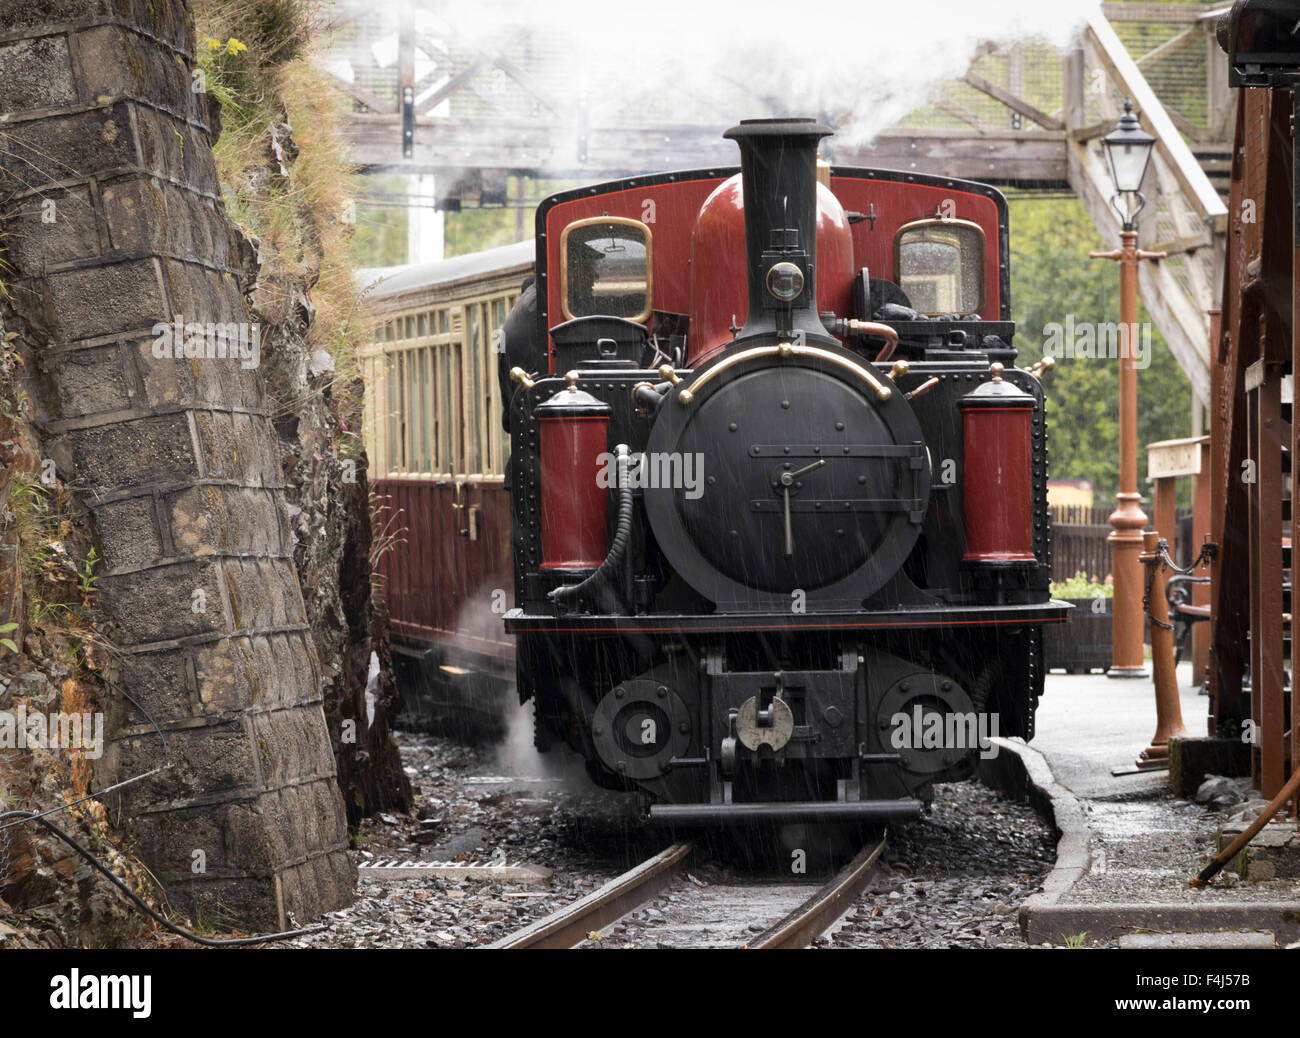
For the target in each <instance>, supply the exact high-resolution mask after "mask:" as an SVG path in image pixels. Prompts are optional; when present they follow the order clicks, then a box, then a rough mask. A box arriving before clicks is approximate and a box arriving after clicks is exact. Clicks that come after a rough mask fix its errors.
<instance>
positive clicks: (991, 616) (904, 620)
mask: <svg viewBox="0 0 1300 1038" xmlns="http://www.w3.org/2000/svg"><path fill="white" fill-rule="evenodd" d="M1071 608H1072V607H1071V606H1070V605H1069V604H1068V603H1066V602H1057V601H1051V602H1041V603H1032V604H1012V605H1001V606H988V605H979V606H949V605H944V606H941V607H935V608H926V609H886V610H874V611H870V610H862V611H861V612H852V613H826V612H823V613H816V614H798V613H774V612H767V613H728V614H725V615H717V614H706V615H695V616H682V615H677V614H665V613H657V614H651V615H646V616H614V615H607V614H601V615H592V614H586V613H571V614H567V615H565V616H553V615H548V614H546V613H526V612H524V611H523V610H522V609H512V610H510V611H509V612H508V613H506V615H505V627H506V630H507V631H508V632H510V633H511V634H528V633H538V634H557V633H561V632H565V631H571V632H575V633H582V634H600V633H609V634H617V633H641V632H658V633H664V634H667V633H682V634H688V633H710V632H726V631H766V630H774V631H776V630H779V631H794V630H801V631H802V630H807V631H845V630H860V631H867V630H880V629H886V630H888V629H899V628H904V629H905V628H921V627H925V628H931V627H947V628H951V627H987V626H1024V625H1025V624H1044V623H1064V622H1065V620H1066V619H1067V618H1068V616H1069V613H1070V609H1071Z"/></svg>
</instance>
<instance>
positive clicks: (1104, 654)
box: [1043, 598, 1114, 674]
mask: <svg viewBox="0 0 1300 1038" xmlns="http://www.w3.org/2000/svg"><path fill="white" fill-rule="evenodd" d="M1061 601H1064V602H1069V603H1070V604H1071V605H1072V606H1074V609H1073V610H1072V611H1071V613H1070V618H1069V619H1068V620H1066V621H1065V623H1063V624H1043V656H1044V658H1045V660H1046V664H1047V669H1048V670H1064V671H1065V672H1066V673H1067V674H1087V673H1089V672H1090V671H1092V670H1095V669H1098V668H1100V669H1101V670H1105V669H1106V668H1107V667H1109V666H1110V658H1111V654H1110V633H1111V605H1112V602H1113V601H1114V599H1110V598H1102V599H1091V598H1066V599H1062V600H1061ZM1097 602H1100V603H1101V608H1098V606H1097V604H1096V603H1097Z"/></svg>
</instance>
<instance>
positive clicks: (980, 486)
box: [959, 363, 1037, 565]
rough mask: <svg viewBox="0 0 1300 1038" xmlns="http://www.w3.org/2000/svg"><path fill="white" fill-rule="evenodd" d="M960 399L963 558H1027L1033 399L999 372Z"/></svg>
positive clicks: (1030, 557) (998, 368) (1030, 548)
mask: <svg viewBox="0 0 1300 1038" xmlns="http://www.w3.org/2000/svg"><path fill="white" fill-rule="evenodd" d="M989 370H990V371H991V372H992V374H993V377H992V378H991V379H990V380H989V381H988V382H985V383H984V384H983V385H981V386H980V387H979V388H978V389H976V390H974V391H973V392H971V393H967V394H966V395H965V396H964V397H962V399H961V403H960V405H959V406H960V408H961V412H962V439H963V443H964V459H965V465H964V468H965V474H964V476H963V480H962V482H963V487H964V497H965V505H966V552H965V554H964V556H963V558H964V559H965V560H966V561H967V562H977V563H985V564H991V565H1005V564H1016V563H1031V562H1033V561H1035V556H1034V529H1033V514H1034V499H1033V492H1034V457H1033V418H1034V408H1035V407H1036V406H1037V402H1036V401H1035V399H1034V397H1032V396H1030V395H1029V394H1028V393H1026V392H1024V391H1023V390H1021V389H1019V388H1017V387H1016V386H1014V385H1012V384H1011V383H1010V382H1007V381H1006V380H1005V379H1003V377H1002V373H1003V367H1002V365H1001V364H997V363H995V364H992V365H990V367H989Z"/></svg>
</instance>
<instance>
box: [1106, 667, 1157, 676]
mask: <svg viewBox="0 0 1300 1038" xmlns="http://www.w3.org/2000/svg"><path fill="white" fill-rule="evenodd" d="M1106 677H1108V678H1146V677H1150V675H1149V674H1148V673H1147V669H1146V667H1111V668H1110V670H1108V671H1106Z"/></svg>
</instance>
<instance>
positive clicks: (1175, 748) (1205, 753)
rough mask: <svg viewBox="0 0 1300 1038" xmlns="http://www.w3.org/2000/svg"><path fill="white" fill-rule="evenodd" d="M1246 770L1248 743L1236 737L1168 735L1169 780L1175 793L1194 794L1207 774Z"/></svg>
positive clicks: (1226, 773) (1239, 772) (1225, 773)
mask: <svg viewBox="0 0 1300 1038" xmlns="http://www.w3.org/2000/svg"><path fill="white" fill-rule="evenodd" d="M1249 774H1250V747H1249V746H1248V745H1247V744H1246V743H1244V742H1242V741H1241V740H1240V739H1170V740H1169V784H1170V786H1171V788H1172V789H1173V791H1174V793H1175V794H1176V795H1178V796H1182V797H1187V796H1192V795H1193V794H1195V792H1196V790H1197V787H1198V786H1200V784H1201V783H1202V782H1204V781H1205V777H1206V776H1207V775H1226V776H1229V777H1237V776H1242V775H1249Z"/></svg>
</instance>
